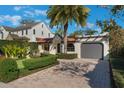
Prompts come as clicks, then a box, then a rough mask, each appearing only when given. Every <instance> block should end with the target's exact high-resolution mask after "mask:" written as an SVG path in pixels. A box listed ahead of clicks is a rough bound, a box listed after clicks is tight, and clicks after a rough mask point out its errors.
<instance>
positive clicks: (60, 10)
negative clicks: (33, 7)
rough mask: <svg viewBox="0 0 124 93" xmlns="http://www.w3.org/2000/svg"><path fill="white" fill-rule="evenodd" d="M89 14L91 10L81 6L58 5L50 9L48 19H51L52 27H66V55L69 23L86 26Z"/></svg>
mask: <svg viewBox="0 0 124 93" xmlns="http://www.w3.org/2000/svg"><path fill="white" fill-rule="evenodd" d="M88 13H89V8H86V7H85V6H81V5H73V6H69V5H61V6H60V5H56V6H50V7H49V9H48V11H47V17H48V18H49V19H50V27H53V26H59V25H63V26H64V27H63V28H64V53H66V52H67V30H68V25H69V23H72V22H76V23H77V25H81V26H82V27H83V26H85V25H86V19H87V17H88Z"/></svg>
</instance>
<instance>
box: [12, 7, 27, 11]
mask: <svg viewBox="0 0 124 93" xmlns="http://www.w3.org/2000/svg"><path fill="white" fill-rule="evenodd" d="M25 8H29V6H15V7H14V10H15V11H20V10H21V9H25Z"/></svg>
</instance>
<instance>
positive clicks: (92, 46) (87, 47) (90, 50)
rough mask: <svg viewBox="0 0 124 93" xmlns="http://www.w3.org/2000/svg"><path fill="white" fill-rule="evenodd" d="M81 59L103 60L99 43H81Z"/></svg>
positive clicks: (101, 46) (101, 47)
mask: <svg viewBox="0 0 124 93" xmlns="http://www.w3.org/2000/svg"><path fill="white" fill-rule="evenodd" d="M81 57H82V58H93V59H103V45H102V44H101V43H83V44H82V45H81Z"/></svg>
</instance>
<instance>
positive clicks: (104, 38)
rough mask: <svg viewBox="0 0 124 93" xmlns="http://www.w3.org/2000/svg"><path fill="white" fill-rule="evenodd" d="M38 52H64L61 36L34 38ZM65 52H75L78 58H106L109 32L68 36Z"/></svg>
mask: <svg viewBox="0 0 124 93" xmlns="http://www.w3.org/2000/svg"><path fill="white" fill-rule="evenodd" d="M36 41H37V43H38V44H39V51H40V53H50V54H57V53H64V44H63V38H62V37H61V36H60V35H57V34H56V35H55V36H54V37H53V38H42V37H41V38H40V37H38V38H36ZM67 42H68V45H67V53H76V54H77V55H78V58H91V59H92V58H93V59H108V57H109V56H108V54H109V34H108V33H103V34H100V35H86V36H83V37H68V39H67Z"/></svg>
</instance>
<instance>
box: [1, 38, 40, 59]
mask: <svg viewBox="0 0 124 93" xmlns="http://www.w3.org/2000/svg"><path fill="white" fill-rule="evenodd" d="M0 50H2V51H3V53H4V54H5V56H6V57H11V58H13V57H16V58H25V57H26V56H27V55H29V53H30V55H33V54H35V53H37V52H38V44H37V43H34V42H30V43H29V42H26V41H8V40H0Z"/></svg>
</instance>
